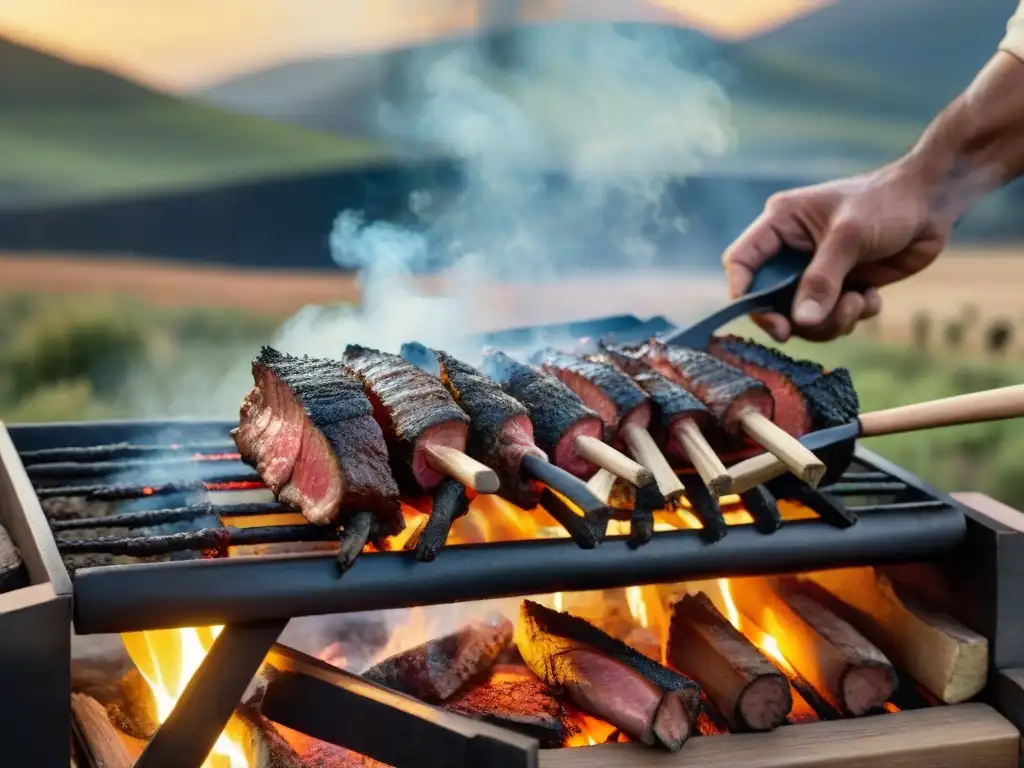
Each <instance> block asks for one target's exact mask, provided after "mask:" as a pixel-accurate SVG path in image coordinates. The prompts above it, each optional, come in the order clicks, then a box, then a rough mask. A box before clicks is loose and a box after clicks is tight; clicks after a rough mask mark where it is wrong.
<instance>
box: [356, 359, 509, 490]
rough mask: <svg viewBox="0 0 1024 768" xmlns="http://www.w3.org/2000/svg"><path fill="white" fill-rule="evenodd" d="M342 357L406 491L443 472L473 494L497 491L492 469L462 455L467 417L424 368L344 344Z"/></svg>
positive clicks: (424, 486) (428, 486) (431, 483)
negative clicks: (364, 395) (362, 392)
mask: <svg viewBox="0 0 1024 768" xmlns="http://www.w3.org/2000/svg"><path fill="white" fill-rule="evenodd" d="M344 360H345V362H346V363H347V364H348V366H349V368H350V369H351V370H352V371H353V372H354V373H355V374H356V376H358V377H359V379H360V380H361V381H362V382H363V386H364V387H365V389H366V393H367V395H368V396H369V398H370V401H371V402H372V403H373V405H374V417H375V418H376V419H377V421H378V423H379V424H380V426H381V429H383V431H384V435H385V437H386V439H387V442H388V452H389V454H390V457H391V466H392V469H393V470H394V473H395V477H396V478H397V479H398V482H399V484H400V485H401V486H402V487H403V488H405V489H406V491H407V492H408V493H412V492H413V490H414V489H415V490H416V491H432V490H433V489H434V488H435V487H436V486H437V485H438V483H440V482H441V480H442V478H444V477H445V476H448V477H452V478H454V479H455V480H458V481H459V482H460V483H462V484H463V485H466V486H468V487H470V488H472V489H474V490H475V491H477V492H479V493H493V492H495V491H496V490H498V485H499V481H498V477H497V475H496V474H495V473H494V471H493V470H492V469H489V468H487V467H485V466H484V465H483V464H481V463H480V462H479V461H476V460H475V459H471V458H470V457H469V456H467V455H466V453H465V451H466V443H467V440H468V435H469V417H468V416H466V414H465V413H464V412H463V411H462V410H461V409H460V408H459V407H458V406H457V405H456V404H455V403H454V402H453V401H452V398H451V395H450V394H449V393H448V391H447V390H446V389H445V388H444V387H443V386H441V384H440V383H439V382H438V381H437V379H435V378H434V377H433V376H431V375H430V374H429V373H426V372H425V371H422V370H420V369H419V368H417V367H416V366H414V365H412V364H410V363H409V362H408V361H406V360H405V359H403V358H401V357H399V356H398V355H392V354H388V353H386V352H380V351H378V350H375V349H369V348H367V347H362V346H359V345H358V344H349V345H348V347H346V348H345V353H344Z"/></svg>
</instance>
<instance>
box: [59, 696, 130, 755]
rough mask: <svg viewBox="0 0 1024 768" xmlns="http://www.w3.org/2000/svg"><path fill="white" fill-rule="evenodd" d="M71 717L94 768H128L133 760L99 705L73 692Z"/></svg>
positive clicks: (90, 698)
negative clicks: (95, 767)
mask: <svg viewBox="0 0 1024 768" xmlns="http://www.w3.org/2000/svg"><path fill="white" fill-rule="evenodd" d="M71 714H72V715H73V716H74V719H75V724H76V725H77V726H78V729H79V733H80V735H81V737H82V741H83V742H84V746H85V748H86V749H88V750H89V756H90V757H91V758H92V760H91V762H92V764H93V765H95V766H97V768H131V766H132V765H133V764H134V762H135V761H134V760H132V758H131V755H130V754H129V753H128V749H127V747H125V745H124V741H123V740H122V738H121V736H120V734H118V732H117V730H116V729H115V728H114V726H113V725H111V723H110V717H109V716H108V715H107V710H106V709H104V708H103V705H102V704H100V703H99V702H98V701H96V699H94V698H92V697H91V696H86V695H85V694H84V693H72V694H71Z"/></svg>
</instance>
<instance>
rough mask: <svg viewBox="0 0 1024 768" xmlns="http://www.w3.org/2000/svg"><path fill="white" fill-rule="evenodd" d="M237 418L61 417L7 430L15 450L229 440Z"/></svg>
mask: <svg viewBox="0 0 1024 768" xmlns="http://www.w3.org/2000/svg"><path fill="white" fill-rule="evenodd" d="M237 426H238V419H234V420H233V421H232V420H228V419H223V420H217V421H196V420H195V419H164V420H155V421H154V420H150V419H145V420H133V419H127V420H116V421H62V422H50V423H48V424H11V425H8V427H7V431H8V432H9V433H10V435H11V440H13V441H14V444H15V446H17V448H18V451H34V450H41V449H46V448H75V447H88V446H93V445H107V444H110V443H144V444H161V443H163V444H166V445H172V444H181V443H201V442H212V441H215V440H228V439H229V437H228V433H229V432H230V431H231V430H232V429H234V428H235V427H237Z"/></svg>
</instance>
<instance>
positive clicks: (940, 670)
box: [802, 568, 989, 704]
mask: <svg viewBox="0 0 1024 768" xmlns="http://www.w3.org/2000/svg"><path fill="white" fill-rule="evenodd" d="M802 578H807V579H808V580H809V581H811V582H812V583H813V584H814V585H816V586H818V587H820V588H821V589H822V590H824V591H825V592H827V593H828V594H829V595H831V596H832V597H834V598H836V599H837V600H839V601H841V602H842V603H843V604H844V606H845V607H847V611H845V612H843V613H844V614H845V615H846V617H847V618H849V619H850V621H851V622H852V623H853V624H854V625H855V626H856V627H857V628H858V629H859V630H860V631H861V632H863V633H864V635H865V636H866V637H868V638H869V639H870V640H871V641H872V642H874V643H875V644H876V645H877V646H878V647H879V648H881V649H882V650H883V651H884V652H885V654H886V656H888V657H889V658H891V659H892V660H893V661H894V662H895V663H896V664H897V665H899V666H900V667H901V668H902V669H903V670H905V671H906V672H907V673H909V674H910V675H911V676H912V677H913V678H914V679H915V680H916V681H917V682H919V683H920V684H921V685H923V686H925V687H926V688H927V689H928V690H929V691H930V692H931V693H932V694H934V695H935V696H936V697H938V698H939V699H940V700H941V701H944V702H945V703H946V704H958V703H960V702H962V701H967V700H968V699H970V698H972V697H974V696H976V695H977V694H978V693H980V692H981V691H982V689H983V688H984V687H985V684H986V682H987V680H988V659H989V652H988V640H987V639H986V638H985V637H984V636H982V635H979V634H978V633H977V632H974V631H973V630H971V629H968V628H967V627H965V626H964V625H962V624H960V623H959V622H958V621H956V619H954V618H953V617H952V616H948V615H947V614H945V613H940V612H938V611H934V610H931V609H930V608H928V607H927V606H925V605H924V604H923V603H922V602H921V601H920V600H919V599H918V598H917V597H916V596H915V595H912V594H910V593H909V592H908V591H907V590H906V589H904V588H902V587H900V586H899V585H897V584H894V583H893V582H892V581H890V580H889V578H888V577H886V576H876V574H875V573H874V571H873V570H872V569H870V568H852V569H847V570H839V571H827V572H821V573H814V574H810V575H808V576H806V577H802Z"/></svg>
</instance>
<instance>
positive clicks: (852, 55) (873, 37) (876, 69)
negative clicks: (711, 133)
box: [747, 0, 1018, 116]
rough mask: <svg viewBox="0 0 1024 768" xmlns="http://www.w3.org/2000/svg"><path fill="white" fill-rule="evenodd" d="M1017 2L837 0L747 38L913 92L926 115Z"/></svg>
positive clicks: (973, 67) (987, 51) (980, 60)
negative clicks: (922, 105)
mask: <svg viewBox="0 0 1024 768" xmlns="http://www.w3.org/2000/svg"><path fill="white" fill-rule="evenodd" d="M1017 4H1018V3H1017V0H837V2H834V3H832V4H829V5H826V6H823V7H821V8H820V9H817V10H815V11H812V12H811V13H808V14H806V15H804V16H801V17H799V18H797V19H794V20H793V21H791V22H789V23H788V24H785V25H783V26H781V27H778V28H776V29H773V30H771V31H768V32H766V33H764V34H762V35H760V36H758V37H755V38H752V39H751V40H749V41H748V43H747V47H748V49H749V50H751V51H753V52H756V53H762V54H785V55H788V56H792V57H797V58H800V59H804V60H812V61H813V60H817V61H827V62H831V63H832V64H833V65H834V66H838V67H844V68H847V69H850V70H855V71H859V72H863V73H866V74H867V75H869V76H871V77H874V78H877V79H883V80H885V81H886V82H889V83H896V84H899V85H901V86H903V87H905V88H907V89H910V90H913V91H914V92H916V93H917V94H918V95H919V100H920V101H922V102H923V103H924V105H925V106H926V108H927V111H928V114H929V116H930V115H931V114H934V113H935V112H936V111H938V110H939V109H941V107H942V106H943V105H944V104H945V103H946V102H948V101H949V100H950V99H952V98H953V97H954V96H956V95H957V94H958V93H959V92H960V91H961V90H962V89H963V88H964V86H966V85H967V84H968V83H969V82H970V80H971V78H972V77H973V75H974V73H976V72H977V71H978V70H979V69H980V68H981V66H982V65H983V64H984V63H985V61H986V60H987V59H988V58H989V57H991V56H992V54H993V53H994V52H995V50H996V46H997V44H998V43H999V40H1000V39H1001V38H1002V36H1003V34H1004V33H1005V30H1006V22H1007V20H1008V19H1009V18H1010V15H1011V14H1012V13H1013V11H1014V10H1015V9H1016V7H1017Z"/></svg>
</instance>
